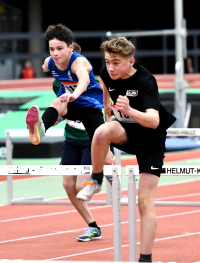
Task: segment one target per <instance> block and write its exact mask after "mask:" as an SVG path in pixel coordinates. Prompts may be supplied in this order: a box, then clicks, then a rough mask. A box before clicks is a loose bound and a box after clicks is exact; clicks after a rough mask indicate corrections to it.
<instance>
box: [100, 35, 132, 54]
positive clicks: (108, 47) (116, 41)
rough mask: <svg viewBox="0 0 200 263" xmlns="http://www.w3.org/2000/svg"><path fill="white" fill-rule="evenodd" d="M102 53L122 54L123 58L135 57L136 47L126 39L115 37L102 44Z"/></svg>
mask: <svg viewBox="0 0 200 263" xmlns="http://www.w3.org/2000/svg"><path fill="white" fill-rule="evenodd" d="M100 48H101V51H102V52H103V53H105V52H108V53H110V54H113V55H114V54H120V55H121V56H124V57H125V56H134V54H135V46H134V45H133V43H132V42H131V41H129V40H128V39H127V38H125V37H121V36H117V37H113V38H111V39H109V40H107V41H105V42H103V43H102V44H101V47H100Z"/></svg>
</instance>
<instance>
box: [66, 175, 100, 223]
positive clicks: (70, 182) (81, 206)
mask: <svg viewBox="0 0 200 263" xmlns="http://www.w3.org/2000/svg"><path fill="white" fill-rule="evenodd" d="M89 179H90V175H81V176H78V178H77V181H76V176H70V175H65V176H63V186H64V188H65V191H66V193H67V195H68V197H69V200H70V201H71V203H72V204H73V206H74V207H75V208H76V210H77V211H78V212H79V214H80V215H81V216H82V218H83V219H84V220H85V222H86V223H87V224H90V223H92V222H94V221H95V220H94V218H93V216H92V214H91V213H90V210H89V209H88V206H87V203H86V202H84V201H82V200H79V199H77V198H76V195H77V193H78V192H79V191H80V190H81V189H82V188H83V187H84V184H85V183H86V182H87V181H88V180H89Z"/></svg>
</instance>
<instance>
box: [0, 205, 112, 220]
mask: <svg viewBox="0 0 200 263" xmlns="http://www.w3.org/2000/svg"><path fill="white" fill-rule="evenodd" d="M109 207H111V205H104V206H95V207H91V208H89V210H96V209H101V208H109ZM75 212H77V210H69V211H63V212H56V213H49V214H43V215H34V216H25V217H18V218H11V219H4V220H0V223H5V222H12V221H17V220H24V219H32V218H38V217H45V216H57V215H62V214H69V213H75Z"/></svg>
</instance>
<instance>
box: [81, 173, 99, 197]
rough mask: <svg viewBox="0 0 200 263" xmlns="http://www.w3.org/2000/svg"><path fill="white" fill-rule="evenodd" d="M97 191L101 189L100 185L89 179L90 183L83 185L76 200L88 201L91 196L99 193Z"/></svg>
mask: <svg viewBox="0 0 200 263" xmlns="http://www.w3.org/2000/svg"><path fill="white" fill-rule="evenodd" d="M99 189H101V185H100V184H98V182H97V180H94V179H92V178H90V181H88V182H87V183H85V187H84V188H83V189H82V190H81V191H80V192H78V194H77V195H76V198H78V199H80V200H83V201H90V199H91V198H92V196H93V194H95V193H97V192H100V191H99Z"/></svg>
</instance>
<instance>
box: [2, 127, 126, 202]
mask: <svg viewBox="0 0 200 263" xmlns="http://www.w3.org/2000/svg"><path fill="white" fill-rule="evenodd" d="M5 135H6V164H7V165H12V152H13V143H12V138H13V137H17V138H21V137H23V138H24V137H29V132H28V129H6V130H5ZM45 137H63V141H64V133H63V128H56V129H48V130H47V132H46V133H45ZM1 167H2V166H1ZM20 169H22V167H20ZM43 171H44V170H43ZM57 171H59V172H60V171H62V169H61V170H59V169H57ZM119 171H120V175H121V169H119ZM4 175H6V174H4ZM42 175H47V174H44V173H43V174H42ZM61 175H62V174H61ZM63 175H64V174H63ZM68 175H69V174H68ZM110 175H111V174H110ZM34 202H35V203H34ZM36 203H37V204H39V203H40V204H51V205H55V204H60V205H63V204H67V205H69V204H71V202H70V201H68V200H57V201H45V200H43V197H42V196H34V197H24V198H18V199H13V177H12V175H9V176H7V204H8V205H10V204H36ZM89 204H90V205H105V204H107V205H111V204H112V193H111V185H110V183H109V182H108V181H107V180H106V201H104V200H95V201H90V202H89Z"/></svg>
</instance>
